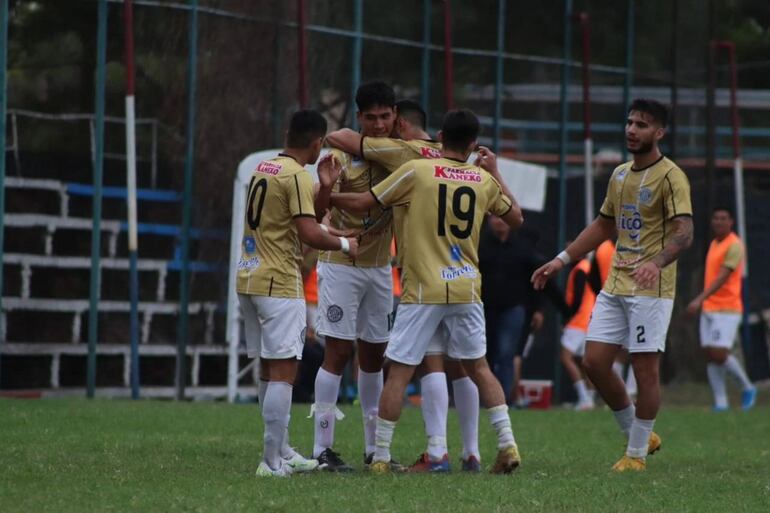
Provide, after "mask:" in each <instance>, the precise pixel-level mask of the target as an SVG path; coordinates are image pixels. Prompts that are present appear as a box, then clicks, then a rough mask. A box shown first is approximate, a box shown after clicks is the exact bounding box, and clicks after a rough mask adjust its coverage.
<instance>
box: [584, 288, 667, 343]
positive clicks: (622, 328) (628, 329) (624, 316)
mask: <svg viewBox="0 0 770 513" xmlns="http://www.w3.org/2000/svg"><path fill="white" fill-rule="evenodd" d="M673 308H674V300H673V299H667V298H659V297H647V296H618V295H614V294H608V293H607V292H604V291H601V292H599V295H598V296H597V298H596V304H595V305H594V311H593V314H592V315H591V322H590V324H589V325H588V334H587V335H586V340H589V341H595V342H605V343H607V344H618V345H621V346H623V347H625V348H626V349H628V352H629V353H656V352H661V353H662V352H663V351H665V349H666V334H667V333H668V323H669V321H671V311H672V310H673Z"/></svg>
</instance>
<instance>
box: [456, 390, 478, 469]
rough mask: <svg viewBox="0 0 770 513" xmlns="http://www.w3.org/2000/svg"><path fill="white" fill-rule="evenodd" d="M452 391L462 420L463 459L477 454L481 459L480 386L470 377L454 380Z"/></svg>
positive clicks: (458, 414) (459, 419)
mask: <svg viewBox="0 0 770 513" xmlns="http://www.w3.org/2000/svg"><path fill="white" fill-rule="evenodd" d="M452 391H453V393H454V398H455V408H456V409H457V420H458V421H459V422H460V436H461V437H462V440H463V459H466V460H467V459H468V458H469V457H470V456H475V457H476V459H477V460H479V461H481V454H480V453H479V388H478V387H477V386H476V383H474V382H473V380H472V379H471V378H469V377H464V378H460V379H456V380H454V381H452Z"/></svg>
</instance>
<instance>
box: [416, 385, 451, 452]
mask: <svg viewBox="0 0 770 513" xmlns="http://www.w3.org/2000/svg"><path fill="white" fill-rule="evenodd" d="M420 389H421V391H422V406H421V408H422V419H423V421H424V422H425V434H426V435H428V456H429V457H430V459H431V460H433V461H438V460H440V459H441V458H443V457H444V455H445V454H446V453H447V446H446V418H447V414H448V412H449V391H448V390H447V386H446V374H444V373H443V372H431V373H430V374H427V375H425V376H424V377H423V378H422V379H421V380H420Z"/></svg>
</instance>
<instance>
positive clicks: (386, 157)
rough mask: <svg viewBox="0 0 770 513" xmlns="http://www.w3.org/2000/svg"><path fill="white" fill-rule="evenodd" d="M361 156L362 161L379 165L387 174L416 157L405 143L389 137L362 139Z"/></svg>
mask: <svg viewBox="0 0 770 513" xmlns="http://www.w3.org/2000/svg"><path fill="white" fill-rule="evenodd" d="M361 156H362V157H363V158H364V160H370V161H372V162H376V163H378V164H380V165H381V166H382V167H384V168H385V169H386V170H387V171H388V173H392V172H394V171H395V170H396V169H398V168H399V167H401V166H403V165H404V164H406V163H407V162H409V161H410V160H412V159H414V158H416V157H417V155H416V154H415V153H414V151H412V149H411V147H410V146H409V145H408V144H407V143H406V142H405V141H402V140H400V139H391V138H389V137H363V138H362V139H361Z"/></svg>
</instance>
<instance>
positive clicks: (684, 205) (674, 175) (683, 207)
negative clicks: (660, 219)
mask: <svg viewBox="0 0 770 513" xmlns="http://www.w3.org/2000/svg"><path fill="white" fill-rule="evenodd" d="M663 204H664V205H665V207H666V218H667V219H671V218H672V217H676V216H691V215H692V201H691V199H690V181H689V180H688V179H687V175H685V174H684V171H682V170H681V169H679V168H678V167H675V168H673V169H672V170H671V171H669V172H668V173H667V174H666V176H665V178H664V179H663Z"/></svg>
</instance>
